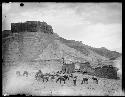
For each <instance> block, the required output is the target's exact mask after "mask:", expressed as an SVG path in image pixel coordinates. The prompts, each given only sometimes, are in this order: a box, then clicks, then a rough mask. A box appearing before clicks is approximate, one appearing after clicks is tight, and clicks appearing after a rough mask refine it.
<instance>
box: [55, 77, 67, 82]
mask: <svg viewBox="0 0 125 97" xmlns="http://www.w3.org/2000/svg"><path fill="white" fill-rule="evenodd" d="M59 80H60V84H61V81H63V82H64V84H65V80H66V79H65V78H64V77H63V76H60V77H59V78H58V79H57V80H56V83H57V82H58V81H59Z"/></svg>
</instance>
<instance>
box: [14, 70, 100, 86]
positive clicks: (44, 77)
mask: <svg viewBox="0 0 125 97" xmlns="http://www.w3.org/2000/svg"><path fill="white" fill-rule="evenodd" d="M16 75H17V76H20V75H21V73H20V71H16ZM28 75H29V73H28V71H24V72H23V76H26V77H28ZM69 79H72V80H73V83H74V86H76V81H77V79H78V76H75V75H73V73H71V74H64V73H62V71H58V72H56V73H54V74H50V73H46V74H43V73H42V71H41V70H38V72H36V74H35V80H37V81H41V80H42V81H43V82H48V81H49V80H51V81H54V80H55V82H56V83H58V81H59V82H60V84H61V83H62V82H64V84H65V83H66V81H67V80H69ZM88 80H89V79H88V78H86V77H84V78H82V82H81V84H88ZM92 80H93V81H94V83H96V84H98V79H97V78H96V77H92Z"/></svg>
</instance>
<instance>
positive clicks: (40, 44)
mask: <svg viewBox="0 0 125 97" xmlns="http://www.w3.org/2000/svg"><path fill="white" fill-rule="evenodd" d="M26 23H30V22H26ZM37 23H38V24H40V23H41V22H36V25H37ZM14 25H18V26H14ZM22 25H23V26H22ZM30 25H32V22H31V24H30ZM33 25H35V24H33ZM40 25H42V24H40ZM46 25H47V24H46ZM25 26H26V24H25V23H22V24H21V26H20V25H19V24H18V23H15V24H12V32H14V33H13V35H12V36H11V38H9V40H8V38H6V42H5V43H4V44H3V45H4V46H3V50H4V52H5V53H4V56H5V57H4V58H5V60H6V61H9V62H17V61H20V62H22V61H23V62H31V63H32V64H34V65H39V66H44V67H46V71H47V70H48V71H49V69H51V70H52V71H53V70H59V69H61V66H62V60H61V58H62V57H63V58H64V59H65V62H66V63H70V62H81V63H84V62H89V63H90V65H91V66H92V67H93V68H95V67H97V66H99V65H100V66H101V65H108V63H106V64H103V63H104V62H105V61H107V60H109V58H107V57H105V56H102V55H101V54H99V53H97V52H96V51H94V50H93V49H91V48H90V47H89V46H86V45H84V44H82V43H81V42H76V41H72V40H66V39H63V38H61V37H59V36H58V35H57V34H56V33H54V32H53V31H52V30H48V32H46V31H44V30H43V29H42V30H40V29H41V28H42V27H44V26H34V28H33V29H36V30H31V29H32V28H31V26H29V27H30V28H29V27H27V26H26V27H25ZM14 27H16V28H14ZM22 27H25V29H22ZM35 27H36V28H35ZM18 28H19V29H18ZM20 28H21V29H20ZM50 28H51V27H50ZM29 29H30V30H29ZM38 29H39V30H38ZM45 29H47V28H45ZM48 29H49V28H48ZM50 32H51V34H50ZM5 48H6V49H5ZM49 67H51V68H49ZM47 68H48V69H47Z"/></svg>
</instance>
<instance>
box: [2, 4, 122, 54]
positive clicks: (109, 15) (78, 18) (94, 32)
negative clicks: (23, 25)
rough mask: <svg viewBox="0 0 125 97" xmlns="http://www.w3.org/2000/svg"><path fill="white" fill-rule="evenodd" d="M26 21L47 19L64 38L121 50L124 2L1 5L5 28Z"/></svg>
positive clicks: (93, 45) (8, 28)
mask: <svg viewBox="0 0 125 97" xmlns="http://www.w3.org/2000/svg"><path fill="white" fill-rule="evenodd" d="M25 21H41V22H42V21H45V22H47V24H49V25H52V27H53V30H54V32H55V33H57V34H58V35H59V36H61V37H63V38H65V39H71V40H76V41H82V43H83V44H86V45H89V46H92V47H96V48H100V47H105V48H107V49H109V50H112V51H118V52H120V53H121V52H122V3H54V2H53V3H52V2H48V3H44V2H42V3H26V2H25V3H24V6H20V3H3V4H2V30H10V29H11V23H16V22H25Z"/></svg>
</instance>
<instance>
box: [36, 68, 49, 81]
mask: <svg viewBox="0 0 125 97" xmlns="http://www.w3.org/2000/svg"><path fill="white" fill-rule="evenodd" d="M35 79H36V80H40V79H42V80H43V82H44V81H45V80H46V82H47V81H48V80H49V76H48V74H46V75H43V73H42V72H41V70H39V71H38V72H37V73H36V75H35Z"/></svg>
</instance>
